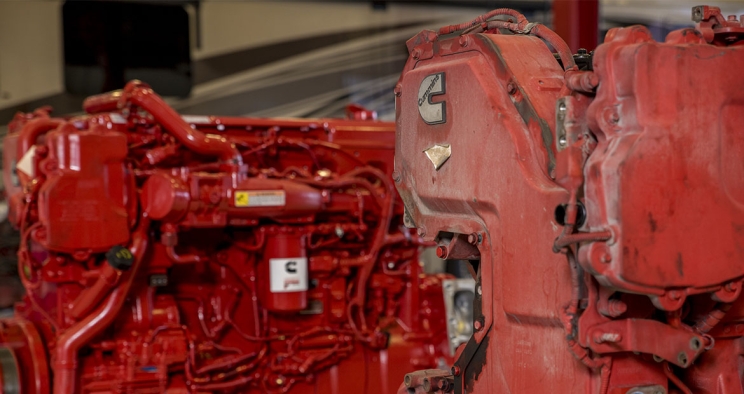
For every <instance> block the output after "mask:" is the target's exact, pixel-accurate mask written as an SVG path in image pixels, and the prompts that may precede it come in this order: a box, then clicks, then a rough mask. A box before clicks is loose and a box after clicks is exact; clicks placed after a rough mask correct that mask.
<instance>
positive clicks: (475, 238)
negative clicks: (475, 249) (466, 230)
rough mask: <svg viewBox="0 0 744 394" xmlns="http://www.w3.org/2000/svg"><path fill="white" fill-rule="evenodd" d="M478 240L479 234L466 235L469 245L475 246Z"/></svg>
mask: <svg viewBox="0 0 744 394" xmlns="http://www.w3.org/2000/svg"><path fill="white" fill-rule="evenodd" d="M479 240H480V234H478V233H472V234H470V235H468V243H469V244H471V245H477V244H478V241H479Z"/></svg>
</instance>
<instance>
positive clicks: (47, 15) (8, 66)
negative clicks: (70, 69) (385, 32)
mask: <svg viewBox="0 0 744 394" xmlns="http://www.w3.org/2000/svg"><path fill="white" fill-rule="evenodd" d="M61 6H62V2H61V1H59V0H44V1H38V0H36V1H31V0H27V1H0V108H4V107H8V106H12V105H15V104H18V103H22V102H25V101H29V100H33V99H36V98H40V97H44V96H48V95H50V94H54V93H58V92H61V91H62V89H63V88H64V86H63V79H62V64H63V57H62V13H61Z"/></svg>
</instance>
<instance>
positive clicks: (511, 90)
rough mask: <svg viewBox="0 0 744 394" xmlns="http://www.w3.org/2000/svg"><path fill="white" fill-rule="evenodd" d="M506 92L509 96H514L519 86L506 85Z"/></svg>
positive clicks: (511, 83)
mask: <svg viewBox="0 0 744 394" xmlns="http://www.w3.org/2000/svg"><path fill="white" fill-rule="evenodd" d="M506 90H507V91H508V92H509V94H514V93H516V92H517V86H516V85H514V82H509V84H508V85H506Z"/></svg>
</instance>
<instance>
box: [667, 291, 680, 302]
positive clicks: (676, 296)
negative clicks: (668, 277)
mask: <svg viewBox="0 0 744 394" xmlns="http://www.w3.org/2000/svg"><path fill="white" fill-rule="evenodd" d="M680 297H682V296H681V295H680V294H679V292H678V291H677V290H672V291H670V292H669V298H671V299H673V300H675V301H677V300H679V299H680Z"/></svg>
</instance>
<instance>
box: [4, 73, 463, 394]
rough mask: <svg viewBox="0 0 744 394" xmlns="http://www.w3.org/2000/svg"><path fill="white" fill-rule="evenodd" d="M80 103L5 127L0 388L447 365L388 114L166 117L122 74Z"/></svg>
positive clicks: (241, 384) (275, 384) (271, 387)
mask: <svg viewBox="0 0 744 394" xmlns="http://www.w3.org/2000/svg"><path fill="white" fill-rule="evenodd" d="M84 107H85V110H86V112H87V114H86V115H83V116H78V117H73V118H70V119H58V118H52V117H50V116H49V111H48V110H44V109H42V110H39V111H37V112H35V113H33V114H19V115H18V116H17V117H16V118H15V120H14V121H13V122H12V123H11V125H10V127H9V128H10V134H9V136H8V137H7V138H6V140H5V144H4V150H5V154H4V160H5V169H6V170H5V181H6V185H8V186H7V189H8V192H9V195H10V201H11V203H10V205H11V209H10V217H11V220H12V222H13V223H15V224H16V225H17V226H18V227H19V228H20V230H21V234H22V239H21V247H20V252H19V272H20V275H21V278H22V281H23V283H24V286H25V288H26V290H27V294H26V296H25V298H24V300H23V301H22V302H21V303H19V304H18V305H17V307H16V313H15V316H14V317H13V318H12V319H9V320H4V321H2V330H0V339H2V346H1V347H0V365H2V385H3V387H4V389H3V390H4V391H3V392H6V393H49V392H54V393H55V394H62V393H124V392H126V393H156V392H158V393H159V392H166V393H186V392H191V393H196V392H200V393H201V392H205V393H206V392H249V391H253V390H255V391H258V392H291V393H298V392H313V393H315V392H328V393H340V392H349V391H352V390H356V389H360V388H364V389H365V390H367V392H390V391H394V390H395V388H397V386H398V385H399V383H400V380H401V379H402V378H403V375H404V373H405V371H406V370H410V369H415V368H420V367H429V368H431V367H436V366H438V365H446V364H448V363H449V362H448V359H449V352H450V350H449V342H448V338H447V334H446V332H447V330H446V326H445V317H444V311H443V308H444V300H443V294H442V280H443V279H447V278H448V277H447V276H446V275H443V274H440V275H424V274H423V272H422V268H421V266H420V264H419V262H418V250H419V248H420V246H421V243H420V242H419V241H420V238H419V237H417V236H416V234H411V233H409V230H408V229H406V228H405V227H404V226H403V216H402V214H403V207H402V204H401V203H400V201H399V199H398V197H397V193H396V191H395V189H394V186H393V182H392V180H390V173H391V172H392V162H393V147H394V132H393V130H394V129H393V124H391V123H382V122H375V121H371V120H364V118H369V117H370V116H371V113H369V112H365V111H361V110H357V111H355V112H353V113H352V115H354V116H355V117H356V118H358V119H357V120H329V119H316V120H290V119H282V120H279V119H276V120H273V119H249V118H226V117H213V116H184V117H181V116H180V115H178V114H177V113H176V112H175V111H174V110H173V109H171V108H170V107H169V106H167V105H166V104H165V102H164V101H163V100H162V99H161V98H160V97H158V96H157V95H156V94H155V93H154V92H153V91H152V90H151V89H150V88H149V87H147V86H146V85H144V84H142V83H139V82H136V81H135V82H132V83H130V84H128V85H127V87H126V88H125V89H124V90H123V91H117V92H113V93H110V94H105V95H101V96H95V97H92V98H89V99H88V100H86V102H85V104H84Z"/></svg>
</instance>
